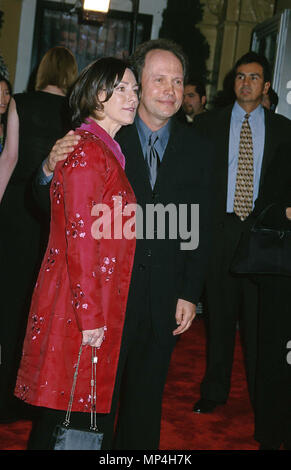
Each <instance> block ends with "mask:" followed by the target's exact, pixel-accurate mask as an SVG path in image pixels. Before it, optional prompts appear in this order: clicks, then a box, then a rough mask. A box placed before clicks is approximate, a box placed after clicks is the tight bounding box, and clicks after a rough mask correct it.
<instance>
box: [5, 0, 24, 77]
mask: <svg viewBox="0 0 291 470" xmlns="http://www.w3.org/2000/svg"><path fill="white" fill-rule="evenodd" d="M21 4H22V0H0V9H1V10H2V11H3V12H4V17H3V19H4V23H3V26H2V29H1V31H0V54H1V55H2V57H3V59H4V61H5V64H6V65H7V67H8V71H9V77H10V81H11V83H13V82H14V77H15V70H16V61H17V49H18V34H19V25H20V16H21Z"/></svg>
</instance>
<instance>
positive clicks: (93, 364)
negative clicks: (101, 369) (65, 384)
mask: <svg viewBox="0 0 291 470" xmlns="http://www.w3.org/2000/svg"><path fill="white" fill-rule="evenodd" d="M82 348H83V347H82V344H81V346H80V350H79V354H78V361H77V366H76V370H75V373H74V378H73V384H72V388H71V395H70V400H69V404H68V409H67V412H66V417H65V421H64V423H63V424H64V426H69V425H70V419H71V412H72V406H73V400H74V393H75V388H76V383H77V377H78V370H79V364H80V359H81V354H82ZM91 349H92V357H91V425H90V430H91V431H98V428H97V416H96V399H97V387H96V368H97V362H98V357H97V356H96V348H95V347H92V348H91Z"/></svg>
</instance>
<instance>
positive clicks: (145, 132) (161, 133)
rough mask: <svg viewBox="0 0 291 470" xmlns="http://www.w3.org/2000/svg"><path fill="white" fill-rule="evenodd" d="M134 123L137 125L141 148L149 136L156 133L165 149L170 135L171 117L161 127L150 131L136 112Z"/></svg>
mask: <svg viewBox="0 0 291 470" xmlns="http://www.w3.org/2000/svg"><path fill="white" fill-rule="evenodd" d="M135 125H136V127H137V130H138V133H139V137H140V141H141V146H142V148H144V147H145V145H146V143H147V142H148V140H149V136H150V135H151V134H154V135H157V136H158V137H159V142H160V145H161V147H162V148H163V151H164V150H165V149H166V147H167V144H168V140H169V136H170V130H171V119H169V121H168V122H167V124H165V125H164V126H163V127H161V129H159V130H158V131H154V132H153V131H152V130H151V129H150V128H149V127H148V126H147V125H146V124H145V123H144V121H143V120H142V119H141V118H140V116H139V114H138V113H137V114H136V117H135Z"/></svg>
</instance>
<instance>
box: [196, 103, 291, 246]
mask: <svg viewBox="0 0 291 470" xmlns="http://www.w3.org/2000/svg"><path fill="white" fill-rule="evenodd" d="M232 108H233V105H230V106H227V107H225V108H219V109H217V110H213V111H211V112H208V113H205V114H200V115H199V116H197V119H196V123H195V129H196V130H197V131H198V132H199V133H200V134H201V135H203V136H206V137H207V138H208V139H210V140H211V141H212V142H213V144H214V146H215V158H216V161H215V168H216V170H215V171H216V179H215V194H216V198H215V201H214V202H215V203H214V206H213V212H212V213H213V217H214V221H215V222H214V237H215V244H214V246H213V248H214V250H215V251H217V250H220V246H221V243H222V237H223V228H224V221H225V214H226V201H227V184H228V150H229V132H230V120H231V112H232ZM264 112H265V144H264V153H263V161H262V168H261V176H260V185H259V195H258V198H260V196H261V191H262V186H263V184H264V179H265V175H266V172H267V170H268V168H269V166H270V164H271V163H272V161H273V159H274V158H275V156H276V155H277V154H278V152H279V149H280V146H281V145H282V144H283V145H284V144H286V145H287V144H288V143H289V142H291V121H290V120H289V119H287V118H286V117H284V116H282V115H279V114H275V113H272V112H270V111H268V110H266V109H264ZM258 207H259V206H258ZM257 215H258V211H257V208H256V205H255V208H254V211H253V212H252V213H251V214H250V216H249V217H248V218H247V219H246V220H245V221H244V222H243V224H242V230H244V229H248V228H249V226H250V225H251V224H252V223H253V221H254V220H255V218H256V216H257Z"/></svg>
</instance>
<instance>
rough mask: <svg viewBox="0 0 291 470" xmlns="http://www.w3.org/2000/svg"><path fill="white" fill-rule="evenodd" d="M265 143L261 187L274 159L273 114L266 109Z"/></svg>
mask: <svg viewBox="0 0 291 470" xmlns="http://www.w3.org/2000/svg"><path fill="white" fill-rule="evenodd" d="M264 111H265V143H264V153H263V160H262V168H261V174H260V184H259V188H260V189H261V187H262V184H263V181H264V177H265V174H266V170H267V168H268V166H269V164H270V162H271V160H272V154H273V152H272V122H271V120H272V115H271V113H269V112H267V110H266V109H265V110H264Z"/></svg>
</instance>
